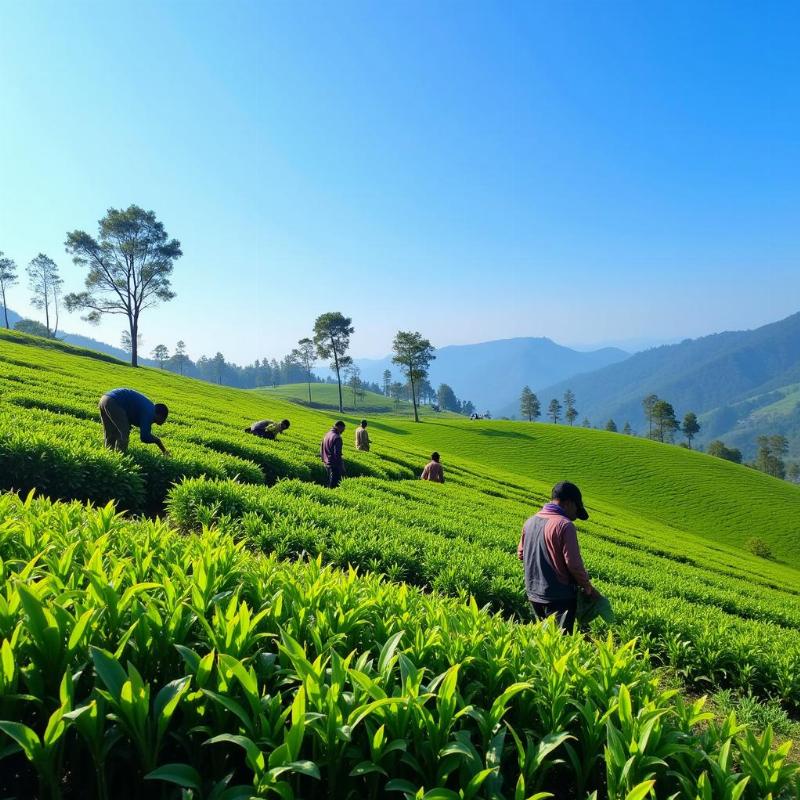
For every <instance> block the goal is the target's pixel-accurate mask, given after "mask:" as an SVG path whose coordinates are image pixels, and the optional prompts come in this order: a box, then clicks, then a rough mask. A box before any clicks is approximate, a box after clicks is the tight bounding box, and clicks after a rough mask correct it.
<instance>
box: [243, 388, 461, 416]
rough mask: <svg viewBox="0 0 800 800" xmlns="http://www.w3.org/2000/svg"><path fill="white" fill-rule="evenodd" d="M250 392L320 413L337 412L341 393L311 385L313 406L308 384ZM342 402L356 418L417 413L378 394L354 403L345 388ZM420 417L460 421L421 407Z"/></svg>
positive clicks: (358, 399)
mask: <svg viewBox="0 0 800 800" xmlns="http://www.w3.org/2000/svg"><path fill="white" fill-rule="evenodd" d="M251 391H253V392H255V393H256V394H261V395H263V396H264V398H265V399H269V398H280V399H282V400H290V401H291V402H293V403H298V404H299V405H302V406H305V407H306V408H315V409H320V410H329V411H338V409H339V389H338V387H337V386H336V384H332V383H312V384H311V402H310V403H309V401H308V386H307V384H305V383H287V384H283V385H282V386H276V387H274V388H273V387H271V386H269V387H267V386H265V387H260V388H258V389H252V390H251ZM342 400H343V403H344V408H345V410H346V411H348V412H351V413H353V414H356V415H357V414H362V415H363V414H393V415H396V416H401V417H402V416H413V414H414V409H413V407H412V405H411V403H410V402H409V401H406V400H401V401H400V402H399V403H395V401H394V400H392V399H391V398H389V397H385V396H384V395H382V394H378V393H377V392H368V391H364V392H363V393H362V394H361V395H360V396H359V397H357V398H356V399H355V403H354V402H353V400H354V398H353V390H352V389H350V388H348V387H346V386H343V387H342ZM419 414H420V416H422V417H426V416H440V415H443V416H447V417H457V416H458V415H457V414H451V413H449V412H444V413H443V414H442V413H441V412H435V411H433V410H432V409H431V407H430V406H425V405H420V406H419Z"/></svg>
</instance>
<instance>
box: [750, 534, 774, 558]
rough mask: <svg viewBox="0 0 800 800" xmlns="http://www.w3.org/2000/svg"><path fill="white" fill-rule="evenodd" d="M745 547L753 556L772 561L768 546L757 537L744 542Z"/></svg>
mask: <svg viewBox="0 0 800 800" xmlns="http://www.w3.org/2000/svg"><path fill="white" fill-rule="evenodd" d="M745 547H746V548H747V549H748V550H749V551H750V552H751V553H752V554H753V555H754V556H758V557H759V558H768V559H770V560H772V559H773V558H774V556H773V555H772V549H771V548H770V546H769V545H768V544H767V543H766V542H765V541H764V540H763V539H761V538H759V537H758V536H754V537H752V538H751V539H748V540H747V541H746V542H745Z"/></svg>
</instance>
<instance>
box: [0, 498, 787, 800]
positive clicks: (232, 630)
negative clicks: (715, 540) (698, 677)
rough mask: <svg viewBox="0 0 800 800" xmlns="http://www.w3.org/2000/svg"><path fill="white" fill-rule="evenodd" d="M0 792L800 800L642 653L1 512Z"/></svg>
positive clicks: (176, 537)
mask: <svg viewBox="0 0 800 800" xmlns="http://www.w3.org/2000/svg"><path fill="white" fill-rule="evenodd" d="M0 519H2V520H3V522H2V525H0V576H1V577H2V583H0V740H2V744H1V745H0V758H2V762H0V764H1V765H2V769H0V795H2V796H10V795H13V796H17V797H37V798H51V799H53V798H55V799H58V798H65V800H72V798H87V797H96V798H99V800H108V799H109V798H114V800H140V799H141V800H144V798H151V797H155V796H158V797H162V798H165V800H167V799H169V800H171V799H172V798H175V799H176V800H177V798H219V799H220V800H222V799H223V798H224V799H225V800H232V799H233V798H242V799H243V798H249V797H273V796H274V797H281V798H285V799H287V800H289V799H291V798H300V797H322V796H324V797H329V798H335V799H337V800H338V799H339V798H342V800H344V798H356V797H358V798H362V797H363V798H382V797H388V796H397V797H406V798H418V797H428V798H442V800H450V798H462V797H463V798H466V797H469V798H474V799H475V800H480V799H481V798H483V799H485V800H488V799H489V798H491V800H505V799H506V798H508V799H509V800H510V798H515V800H516V798H546V797H558V798H564V797H576V798H581V800H583V798H588V797H595V798H598V797H600V798H613V800H618V798H625V800H637V798H638V799H639V800H641V798H645V797H648V796H650V797H676V798H677V797H680V798H692V799H693V798H698V797H703V798H705V797H736V798H744V799H745V800H756V798H766V797H773V798H779V797H780V798H785V799H786V800H791V798H795V799H796V798H798V796H800V794H798V784H797V783H796V781H795V776H796V773H797V766H796V765H792V764H791V763H789V762H788V761H787V753H788V750H789V748H790V746H791V743H785V744H783V745H781V746H779V747H776V746H775V745H774V744H773V742H772V735H771V731H770V730H769V729H767V731H765V733H764V734H763V735H761V736H756V735H755V734H754V733H753V732H752V731H750V730H747V729H746V728H744V727H743V726H741V725H740V724H738V722H737V720H736V717H735V715H734V714H730V715H728V716H727V717H726V718H724V719H722V720H714V719H712V717H711V714H710V713H708V712H707V711H706V710H705V709H704V699H702V698H701V699H699V700H697V701H693V702H685V701H683V700H682V699H681V698H680V697H679V696H678V695H676V693H675V692H674V691H667V692H664V691H662V690H661V689H660V688H659V686H658V682H657V680H656V678H655V677H654V675H653V673H652V670H651V667H650V664H649V660H648V658H647V654H646V653H645V652H642V651H640V650H639V649H638V648H637V646H636V645H635V643H634V642H628V643H626V644H620V643H617V642H616V641H615V640H614V639H613V638H612V637H610V636H609V637H608V638H605V639H591V640H590V639H586V638H584V637H582V636H580V635H578V636H574V637H572V636H563V635H561V634H560V633H559V632H558V631H557V630H554V629H553V627H552V626H550V625H548V624H546V625H520V624H515V623H513V622H509V621H506V620H504V619H503V618H502V617H500V616H498V615H492V614H490V613H488V612H487V611H486V610H483V609H481V608H479V606H478V605H477V604H476V603H475V602H474V601H469V602H460V601H458V600H454V599H446V598H442V597H440V596H439V595H437V594H424V593H422V592H420V591H417V590H414V589H410V588H408V587H406V586H397V585H394V584H391V583H386V582H385V581H383V580H382V579H380V578H378V577H376V576H370V575H365V576H360V575H358V574H357V573H356V572H354V571H347V572H340V571H335V570H333V569H331V568H325V567H321V566H320V564H319V563H317V562H315V561H311V562H306V563H302V562H295V563H289V562H283V563H281V562H278V561H276V560H275V559H274V558H268V557H263V556H257V555H251V554H248V553H247V552H246V551H245V550H244V549H243V546H242V544H236V543H235V542H234V541H233V540H232V539H231V537H230V536H228V535H226V534H224V533H222V532H220V531H217V530H213V529H206V530H203V531H202V532H201V533H200V534H198V535H197V536H190V537H186V536H185V535H181V534H178V533H175V532H174V531H172V530H170V528H169V527H168V526H167V524H166V523H164V522H162V521H155V522H151V521H142V522H131V521H126V520H125V519H123V518H121V517H120V516H118V515H116V514H115V513H114V510H113V508H111V507H110V506H109V507H105V508H100V509H94V510H91V509H87V508H85V507H83V506H81V505H80V504H78V503H72V504H69V505H62V504H51V503H49V502H47V501H45V500H41V499H38V500H37V499H33V498H31V497H29V498H28V499H27V500H25V501H23V500H21V499H19V498H17V497H16V496H14V495H4V496H0Z"/></svg>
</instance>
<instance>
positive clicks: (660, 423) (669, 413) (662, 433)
mask: <svg viewBox="0 0 800 800" xmlns="http://www.w3.org/2000/svg"><path fill="white" fill-rule="evenodd" d="M653 422H654V423H655V437H656V438H657V439H658V441H659V442H671V441H672V437H673V434H674V433H675V431H676V430H678V428H680V423H679V422H678V420H677V419H676V418H675V409H674V408H673V407H672V403H668V402H667V401H666V400H656V402H655V403H654V404H653Z"/></svg>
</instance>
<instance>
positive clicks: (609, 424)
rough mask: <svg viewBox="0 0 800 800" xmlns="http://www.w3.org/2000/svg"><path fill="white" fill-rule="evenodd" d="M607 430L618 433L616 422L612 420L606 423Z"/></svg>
mask: <svg viewBox="0 0 800 800" xmlns="http://www.w3.org/2000/svg"><path fill="white" fill-rule="evenodd" d="M606 430H607V431H611V433H616V432H617V423H616V422H614V420H613V419H610V420H609V421H608V422H606Z"/></svg>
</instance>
